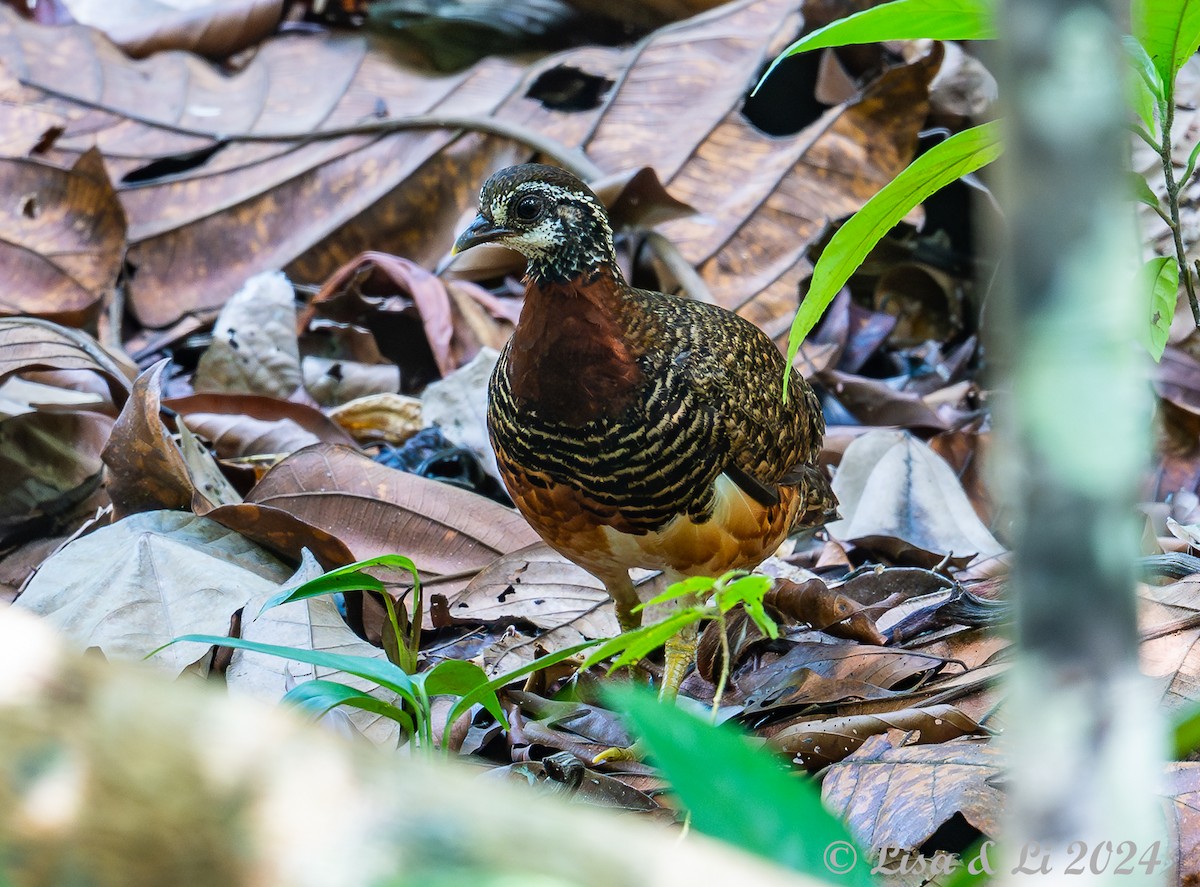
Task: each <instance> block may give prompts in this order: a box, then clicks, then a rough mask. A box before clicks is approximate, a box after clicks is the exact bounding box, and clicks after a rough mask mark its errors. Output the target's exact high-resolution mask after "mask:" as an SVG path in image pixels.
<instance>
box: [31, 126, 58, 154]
mask: <svg viewBox="0 0 1200 887" xmlns="http://www.w3.org/2000/svg"><path fill="white" fill-rule="evenodd" d="M64 132H66V129H64V128H63V127H61V126H51V127H50V128H49V129H47V130H46V131H45V132H44V133H42V137H41V138H40V139H38V141H37V144H36V145H34V146H33V147H32V148H30V149H29V153H30V154H32V155H34V156H35V157H36V156H37V155H38V154H45V153H46V152H47V151H49V150H50V149H51V148H53V147H54V143H55V142H57V141H58V139H59V137H60V136H61V135H62V134H63V133H64Z"/></svg>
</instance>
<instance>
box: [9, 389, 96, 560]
mask: <svg viewBox="0 0 1200 887" xmlns="http://www.w3.org/2000/svg"><path fill="white" fill-rule="evenodd" d="M112 425H113V422H112V419H110V418H109V417H107V416H101V415H96V414H94V413H80V412H70V413H42V412H31V413H24V414H22V415H19V416H13V417H11V418H8V419H3V420H0V477H2V478H4V481H3V485H4V493H3V495H0V541H4V540H6V539H8V537H9V536H10V535H13V534H15V533H17V532H18V531H21V530H22V529H23V528H28V529H30V530H32V529H34V528H37V527H44V526H46V525H47V524H48V525H49V526H55V525H57V524H58V523H59V522H61V521H63V520H64V519H66V518H68V517H69V516H70V515H72V514H74V513H76V512H77V510H78V509H79V508H80V506H81V505H82V504H83V503H88V504H89V506H90V505H91V504H93V503H92V496H93V494H94V493H95V492H97V491H98V490H99V489H100V485H101V481H102V473H103V469H104V466H103V463H102V462H101V461H100V452H101V450H103V449H104V445H105V443H106V442H107V441H108V436H109V433H110V431H111V430H112Z"/></svg>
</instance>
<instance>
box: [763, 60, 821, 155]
mask: <svg viewBox="0 0 1200 887" xmlns="http://www.w3.org/2000/svg"><path fill="white" fill-rule="evenodd" d="M820 64H821V54H820V53H819V52H802V53H800V55H793V56H790V57H788V58H786V59H784V60H783V61H782V62H780V63H779V66H778V67H777V68H776V69H775V70H774V71H772V72H771V76H770V77H769V78H768V79H767V82H766V83H764V84H763V85H762V87H761V88H760V89H759V90H758V92H757V93H755V94H754V95H753V96H752V95H750V94H749V93H747V94H746V100H745V102H743V103H742V116H743V117H745V118H746V120H747V121H748V122H749V123H750V124H751V125H752V126H753V127H754V128H755V129H757V130H759V131H760V132H763V133H765V134H766V135H769V136H790V135H795V134H796V133H798V132H800V130H802V129H804V127H806V126H808V125H809V124H810V123H812V122H813V121H814V120H816V119H817V118H818V117H820V116H821V115H822V114H823V113H825V106H824V105H823V104H821V103H820V102H819V101H817V97H816V83H817V71H818V70H819V68H820ZM766 72H767V69H766V67H765V66H764V67H763V69H762V71H760V72H759V78H760V79H761V78H762V75H763V74H765V73H766ZM755 82H757V81H755ZM751 88H752V89H753V87H751Z"/></svg>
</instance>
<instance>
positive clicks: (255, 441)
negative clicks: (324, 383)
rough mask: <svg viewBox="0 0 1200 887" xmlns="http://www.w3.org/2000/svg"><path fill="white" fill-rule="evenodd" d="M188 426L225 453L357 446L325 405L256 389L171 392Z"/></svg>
mask: <svg viewBox="0 0 1200 887" xmlns="http://www.w3.org/2000/svg"><path fill="white" fill-rule="evenodd" d="M163 406H165V407H168V408H169V409H172V410H175V411H176V412H177V413H179V414H180V415H181V416H183V417H184V418H185V419H187V424H188V427H189V428H191V429H192V430H193V431H195V432H196V433H197V434H200V435H202V436H204V437H205V438H207V439H208V440H209V441H210V442H211V443H212V445H213V448H214V449H215V450H216V453H217V456H218V457H219V458H221V459H236V458H239V457H246V456H259V455H274V454H278V455H284V454H287V453H292V452H295V451H296V450H301V449H303V448H304V447H306V446H309V445H311V444H314V443H330V444H343V445H347V446H352V445H353V443H354V441H353V440H352V439H351V438H350V437H349V435H347V434H346V433H345V432H344V431H343V430H342V429H341V428H340V427H339V426H338V425H337V423H335V422H333V421H331V420H330V418H329V417H327V416H325V415H324V414H323V413H322V412H321V411H320V410H316V409H313V408H312V407H310V406H308V405H306V404H302V403H294V402H292V401H286V400H277V399H276V398H272V397H260V396H258V395H254V394H194V395H191V396H189V397H172V398H169V399H167V400H165V401H163Z"/></svg>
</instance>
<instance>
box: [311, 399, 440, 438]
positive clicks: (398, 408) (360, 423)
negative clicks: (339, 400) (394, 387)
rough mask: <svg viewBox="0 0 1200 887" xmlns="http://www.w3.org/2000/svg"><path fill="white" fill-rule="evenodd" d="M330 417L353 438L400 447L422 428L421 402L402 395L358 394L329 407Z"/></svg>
mask: <svg viewBox="0 0 1200 887" xmlns="http://www.w3.org/2000/svg"><path fill="white" fill-rule="evenodd" d="M329 418H330V419H332V420H333V421H334V422H336V423H337V425H338V427H339V428H342V429H344V430H345V432H346V433H347V434H349V435H350V437H351V438H352V439H354V440H357V441H361V442H363V443H367V442H371V441H379V440H382V441H384V442H386V443H389V444H391V445H392V446H399V445H400V444H402V443H404V442H405V441H406V440H408V439H409V438H410V437H412V436H413V435H414V434H416V433H417V432H418V431H420V430H421V429H422V428H424V427H425V422H424V421H422V418H421V401H419V400H418V399H417V398H415V397H408V396H406V395H404V394H369V395H367V396H365V397H359V398H357V399H355V400H352V401H350V402H349V403H344V404H342V405H341V406H338V407H334V408H333V409H331V410H330V411H329ZM430 424H432V423H430Z"/></svg>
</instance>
